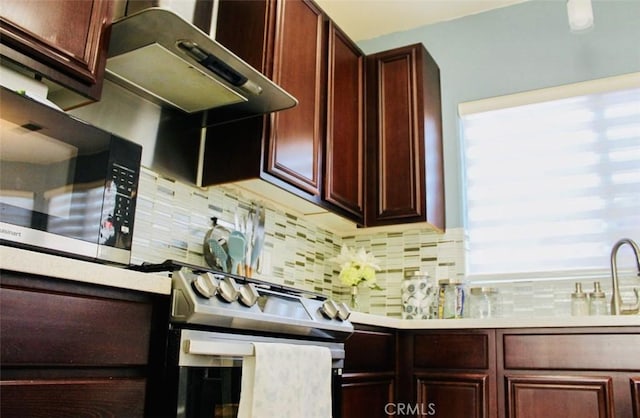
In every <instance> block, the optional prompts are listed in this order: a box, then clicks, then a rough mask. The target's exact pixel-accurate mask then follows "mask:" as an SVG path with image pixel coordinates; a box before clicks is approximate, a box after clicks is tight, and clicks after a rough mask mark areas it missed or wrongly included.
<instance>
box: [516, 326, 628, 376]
mask: <svg viewBox="0 0 640 418" xmlns="http://www.w3.org/2000/svg"><path fill="white" fill-rule="evenodd" d="M638 347H640V334H638V333H636V334H595V333H594V334H569V335H566V334H565V335H554V334H535V335H505V336H504V367H505V368H506V369H550V370H553V369H561V370H640V356H639V355H638Z"/></svg>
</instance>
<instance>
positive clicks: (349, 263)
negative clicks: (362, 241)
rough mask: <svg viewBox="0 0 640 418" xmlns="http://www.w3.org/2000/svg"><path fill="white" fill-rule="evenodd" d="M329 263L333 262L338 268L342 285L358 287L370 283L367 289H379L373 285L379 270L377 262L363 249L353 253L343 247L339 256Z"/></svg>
mask: <svg viewBox="0 0 640 418" xmlns="http://www.w3.org/2000/svg"><path fill="white" fill-rule="evenodd" d="M330 261H334V262H336V263H337V264H338V265H339V266H340V276H339V278H340V282H341V283H342V284H343V285H345V286H358V285H360V284H361V283H364V282H367V283H370V284H369V287H371V288H372V289H378V290H379V289H381V288H380V286H378V285H377V284H375V281H376V271H377V270H380V267H379V266H378V262H377V260H376V258H375V257H374V256H373V254H371V253H369V252H367V251H365V249H364V248H362V247H361V248H359V249H358V251H354V250H352V249H350V248H349V247H347V246H346V245H343V246H342V249H341V250H340V254H339V255H338V256H336V257H333V258H331V259H330Z"/></svg>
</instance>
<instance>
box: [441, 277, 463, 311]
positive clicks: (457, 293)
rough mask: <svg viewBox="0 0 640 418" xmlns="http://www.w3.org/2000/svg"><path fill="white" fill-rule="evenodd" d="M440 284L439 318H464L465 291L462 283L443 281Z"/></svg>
mask: <svg viewBox="0 0 640 418" xmlns="http://www.w3.org/2000/svg"><path fill="white" fill-rule="evenodd" d="M438 284H439V293H438V318H444V319H452V318H462V316H463V315H464V308H465V307H464V305H465V290H464V285H463V284H462V282H459V281H456V280H449V279H443V280H440V281H439V282H438Z"/></svg>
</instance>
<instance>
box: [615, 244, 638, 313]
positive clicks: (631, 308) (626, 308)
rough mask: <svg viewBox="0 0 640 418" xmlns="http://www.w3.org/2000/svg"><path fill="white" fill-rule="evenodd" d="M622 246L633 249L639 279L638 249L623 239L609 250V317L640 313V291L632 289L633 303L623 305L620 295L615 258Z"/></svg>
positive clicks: (635, 245) (636, 245)
mask: <svg viewBox="0 0 640 418" xmlns="http://www.w3.org/2000/svg"><path fill="white" fill-rule="evenodd" d="M624 244H628V245H629V246H631V248H632V249H633V253H634V255H635V258H636V268H637V271H638V276H639V277H640V248H639V247H638V244H636V243H635V242H634V241H633V240H631V239H629V238H623V239H621V240H619V241H618V242H616V243H615V244H614V245H613V248H612V249H611V280H612V282H613V292H612V293H613V294H612V296H611V315H620V314H637V313H639V312H640V290H638V289H637V288H636V289H633V291H634V293H635V294H636V302H635V303H623V302H622V296H621V295H620V284H619V282H618V266H617V257H618V250H619V249H620V247H622V246H623V245H624Z"/></svg>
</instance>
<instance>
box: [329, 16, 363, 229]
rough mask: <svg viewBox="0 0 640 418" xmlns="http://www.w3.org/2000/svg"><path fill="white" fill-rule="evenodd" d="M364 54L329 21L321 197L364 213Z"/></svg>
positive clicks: (360, 217)
mask: <svg viewBox="0 0 640 418" xmlns="http://www.w3.org/2000/svg"><path fill="white" fill-rule="evenodd" d="M363 89H364V54H363V53H362V51H360V50H359V49H358V48H357V47H356V46H355V45H354V44H353V42H351V40H350V39H349V38H348V37H346V36H345V35H344V33H343V32H342V31H340V29H338V28H337V27H336V26H335V25H334V24H333V23H330V24H329V65H328V97H327V137H326V153H325V155H326V169H325V189H324V199H325V200H326V201H328V202H330V203H332V204H334V205H336V206H338V207H340V208H342V209H344V210H345V211H347V212H349V214H351V215H352V217H353V219H355V220H356V221H357V222H359V223H362V221H363V217H364V106H363V100H362V98H363V97H364V96H363V94H364V93H363Z"/></svg>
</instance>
